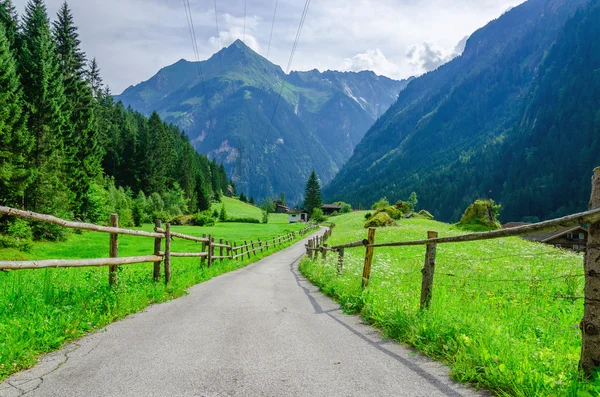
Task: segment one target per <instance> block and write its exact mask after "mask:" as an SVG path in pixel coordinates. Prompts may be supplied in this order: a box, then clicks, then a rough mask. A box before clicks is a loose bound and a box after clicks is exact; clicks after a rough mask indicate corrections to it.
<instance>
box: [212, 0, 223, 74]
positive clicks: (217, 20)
mask: <svg viewBox="0 0 600 397" xmlns="http://www.w3.org/2000/svg"><path fill="white" fill-rule="evenodd" d="M214 4H215V26H216V27H217V45H218V47H217V54H218V55H219V67H220V69H221V75H222V74H223V62H222V60H221V32H220V31H219V14H218V13H217V0H214Z"/></svg>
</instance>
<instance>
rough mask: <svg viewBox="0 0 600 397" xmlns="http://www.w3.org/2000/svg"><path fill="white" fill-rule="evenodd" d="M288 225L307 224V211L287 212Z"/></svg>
mask: <svg viewBox="0 0 600 397" xmlns="http://www.w3.org/2000/svg"><path fill="white" fill-rule="evenodd" d="M288 221H289V223H298V222H308V211H304V210H302V211H299V210H293V211H289V212H288Z"/></svg>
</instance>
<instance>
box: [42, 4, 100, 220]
mask: <svg viewBox="0 0 600 397" xmlns="http://www.w3.org/2000/svg"><path fill="white" fill-rule="evenodd" d="M53 35H54V40H55V42H56V53H57V55H58V59H59V61H60V66H61V72H62V78H63V86H64V92H65V97H66V102H65V104H66V109H67V110H68V112H69V114H70V120H69V123H68V127H67V128H65V132H64V137H63V140H64V144H65V154H66V165H67V167H68V169H69V170H70V171H69V173H68V176H69V178H68V179H69V187H70V189H71V190H72V191H73V192H74V193H75V200H74V204H75V205H74V207H75V208H74V210H75V214H76V215H83V214H82V212H83V211H82V210H83V206H84V199H85V197H87V192H88V190H89V189H90V185H91V184H92V183H93V181H94V180H96V179H97V178H98V177H99V176H100V175H101V173H102V169H101V159H102V155H101V147H100V145H99V143H98V128H97V124H96V122H95V119H94V106H93V96H92V89H91V88H90V87H89V86H88V82H87V78H86V73H87V72H86V70H85V67H86V59H85V53H84V52H83V51H82V50H81V48H80V45H81V42H80V40H79V34H78V33H77V27H76V26H75V24H74V20H73V15H72V13H71V10H69V7H68V5H67V3H66V2H65V3H63V5H62V7H61V8H60V11H59V13H58V19H57V20H56V21H55V22H54V24H53Z"/></svg>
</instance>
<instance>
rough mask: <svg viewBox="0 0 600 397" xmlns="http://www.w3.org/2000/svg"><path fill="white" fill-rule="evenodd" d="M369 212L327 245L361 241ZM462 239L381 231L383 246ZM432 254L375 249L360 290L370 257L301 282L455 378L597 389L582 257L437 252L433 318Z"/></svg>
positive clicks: (463, 249)
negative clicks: (583, 323)
mask: <svg viewBox="0 0 600 397" xmlns="http://www.w3.org/2000/svg"><path fill="white" fill-rule="evenodd" d="M363 215H364V214H362V213H353V214H348V215H343V216H339V217H336V218H334V219H332V220H333V221H334V222H335V223H336V228H335V229H334V231H333V235H332V237H331V239H330V240H329V243H330V245H336V244H340V243H346V242H351V241H356V240H360V239H363V238H364V237H365V235H366V231H365V229H364V228H363V223H364V218H363ZM428 230H433V231H437V232H439V233H440V235H441V236H449V235H457V234H460V233H461V232H460V231H458V230H456V229H455V228H454V227H452V226H451V225H447V224H443V223H439V222H433V221H426V220H403V221H401V223H400V226H399V227H396V228H382V229H377V235H376V241H377V242H391V241H403V240H404V241H406V240H417V239H424V238H426V236H427V231H428ZM424 255H425V247H401V248H377V249H375V256H374V262H373V268H372V273H371V282H370V285H369V287H368V288H367V289H366V290H364V291H363V290H361V288H360V281H361V276H362V267H363V262H364V249H354V250H346V255H345V257H346V260H345V265H344V272H343V274H342V275H341V276H338V275H337V274H336V261H337V258H336V257H335V256H330V257H329V258H328V259H327V260H326V261H325V262H323V261H322V260H321V259H319V260H318V261H314V262H312V261H309V260H307V259H305V260H304V261H303V262H302V263H301V271H302V273H303V274H304V275H305V276H306V277H307V278H308V279H310V280H311V281H312V282H313V283H315V284H316V285H318V286H319V287H321V289H322V290H323V291H324V292H325V293H327V294H329V295H331V296H333V297H334V298H335V299H337V300H338V301H339V302H340V303H341V305H342V307H343V308H344V309H345V310H346V311H348V312H354V313H360V314H361V315H362V316H363V317H364V318H365V319H367V320H368V321H369V322H371V323H372V324H373V325H375V326H377V327H380V328H382V329H383V330H384V331H385V332H386V333H387V334H388V335H389V336H390V337H392V338H395V339H397V340H399V341H402V342H406V343H408V344H410V345H412V346H414V347H416V348H417V349H419V350H421V351H423V352H424V353H426V354H427V355H429V356H431V357H434V358H436V359H440V360H443V361H444V362H446V363H447V364H448V365H449V366H450V367H451V373H452V376H453V377H454V378H455V379H457V380H459V381H462V382H469V383H474V384H477V385H481V386H485V387H487V388H489V389H491V390H493V391H494V392H496V393H497V394H498V395H511V396H564V395H577V396H588V395H589V396H592V395H599V393H600V383H599V382H591V383H583V382H580V381H579V373H578V371H577V366H578V360H579V354H580V349H581V334H580V330H579V326H578V324H579V322H580V320H581V318H582V315H583V301H582V300H581V299H578V297H581V296H582V295H583V282H584V278H583V257H582V255H581V254H576V253H573V252H568V251H563V250H559V249H555V248H553V247H550V246H547V245H543V244H538V243H531V242H526V241H524V240H522V239H520V238H506V239H500V240H490V241H480V242H469V243H459V244H441V245H438V252H437V260H436V270H435V271H436V273H435V280H434V290H433V297H432V302H431V309H430V310H428V311H421V310H420V309H419V300H420V289H421V269H422V267H423V263H424Z"/></svg>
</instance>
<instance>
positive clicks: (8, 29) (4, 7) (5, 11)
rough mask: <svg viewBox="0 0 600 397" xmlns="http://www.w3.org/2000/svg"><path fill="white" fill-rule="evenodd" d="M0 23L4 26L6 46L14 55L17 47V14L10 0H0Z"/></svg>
mask: <svg viewBox="0 0 600 397" xmlns="http://www.w3.org/2000/svg"><path fill="white" fill-rule="evenodd" d="M0 25H3V26H4V30H5V32H4V33H5V35H6V39H7V40H8V46H9V47H10V49H11V50H12V51H13V53H14V54H15V56H16V54H17V49H18V43H17V41H18V34H19V16H18V15H17V10H16V9H15V6H14V4H13V2H12V0H0Z"/></svg>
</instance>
